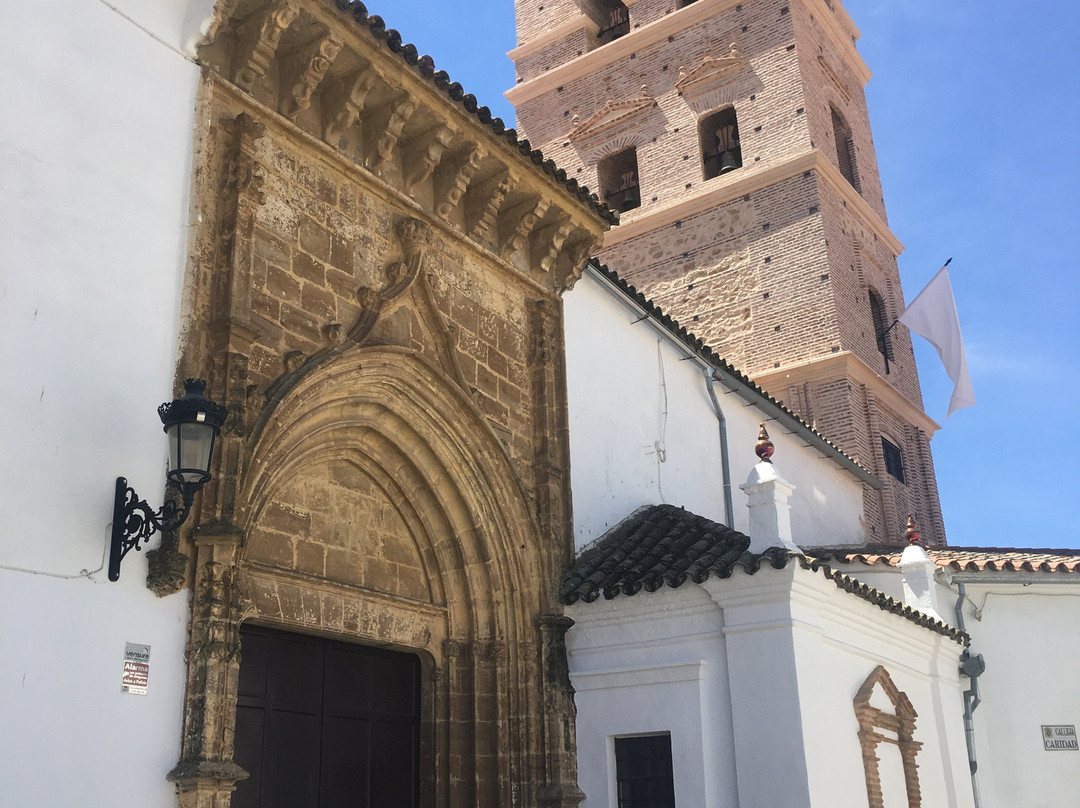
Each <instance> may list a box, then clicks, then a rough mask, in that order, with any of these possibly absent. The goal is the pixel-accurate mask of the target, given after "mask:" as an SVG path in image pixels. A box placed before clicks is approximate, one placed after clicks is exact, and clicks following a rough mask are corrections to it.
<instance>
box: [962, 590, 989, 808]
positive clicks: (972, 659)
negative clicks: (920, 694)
mask: <svg viewBox="0 0 1080 808" xmlns="http://www.w3.org/2000/svg"><path fill="white" fill-rule="evenodd" d="M956 591H957V592H958V593H959V597H957V599H956V627H957V628H958V629H960V630H961V631H963V632H965V633H967V629H966V628H965V627H964V601H965V600H967V590H966V588H965V587H964V582H963V581H957V582H956ZM984 670H986V663H985V662H984V661H983V656H982V654H975V655H974V656H972V655H971V653H970V651H969V650H968V649H967V648H965V649H964V653H963V654H961V655H960V672H961V673H963V674H964V675H965V676H967V677H968V678H969V679H970V680H971V687H970V688H969V689H967V690H965V691H964V740H965V741H967V753H968V768H969V769H970V770H971V791H972V794H973V796H974V797H975V808H980V805H981V798H980V796H979V781H978V779H977V778H976V776H975V772H976V771H978V769H979V761H978V760H976V758H975V722H974V721H973V720H972V718H971V716H972V713H974V712H975V708H976V707H978V706H979V704H981V703H982V697H981V696H980V695H979V676H980V675H981V674H982V672H983V671H984Z"/></svg>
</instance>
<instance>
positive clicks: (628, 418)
mask: <svg viewBox="0 0 1080 808" xmlns="http://www.w3.org/2000/svg"><path fill="white" fill-rule="evenodd" d="M564 309H565V315H566V351H567V360H566V362H567V387H568V398H569V414H570V457H571V475H572V486H573V498H574V534H575V542H576V545H577V547H579V548H580V547H582V546H584V545H585V544H588V543H589V542H591V541H593V540H594V539H597V538H599V537H600V536H601V535H603V534H604V533H605V532H606V531H607V530H608V529H610V528H611V527H613V526H614V525H615V524H617V523H618V522H620V521H621V520H622V519H624V518H625V517H626V516H628V515H629V514H630V513H632V512H633V511H634V510H636V509H637V508H639V507H641V506H642V505H651V504H658V503H670V504H673V505H679V506H682V507H685V508H686V509H687V510H690V511H693V512H694V513H697V514H699V515H701V516H705V517H707V518H709V519H712V520H714V521H717V522H721V523H724V522H725V521H726V519H725V516H724V499H723V475H722V470H721V469H722V467H721V462H720V434H719V425H718V421H717V418H716V415H715V414H714V412H713V409H712V404H711V402H710V400H709V396H708V391H707V387H706V382H705V378H704V375H703V373H702V369H703V368H702V364H701V363H700V362H699V361H697V360H696V359H687V358H686V352H685V349H683V348H682V347H681V346H679V344H678V343H676V342H675V341H673V340H671V339H670V338H669V337H668V336H667V335H665V334H662V332H661V331H660V330H658V329H657V328H655V327H653V326H652V325H650V324H649V323H648V322H647V321H641V322H637V321H638V319H639V318H640V316H641V315H640V314H639V313H638V312H637V311H636V310H634V309H631V308H630V307H628V306H627V305H626V303H625V302H624V299H623V298H622V297H621V296H619V295H617V293H616V292H614V291H613V290H612V289H611V288H610V287H609V286H608V285H607V284H606V283H605V282H603V281H602V280H599V279H597V278H595V277H594V276H593V275H592V274H591V273H590V272H586V274H585V276H584V277H583V278H582V279H581V281H579V282H578V284H577V285H576V286H575V287H574V289H573V291H572V292H570V293H569V294H568V295H566V297H565V299H564ZM714 389H715V391H716V394H717V397H718V400H719V401H720V406H721V407H722V409H723V410H724V414H725V416H726V418H727V433H728V445H729V450H730V461H729V462H730V465H731V484H732V503H733V510H734V516H735V524H734V527H735V529H737V530H740V531H742V532H746V531H747V530H748V526H749V515H748V511H747V507H746V497H745V496H744V495H743V493H742V492H741V491H740V490H739V488H738V487H739V485H741V484H742V483H744V482H746V478H747V476H748V475H749V473H750V470H751V468H752V467H753V465H754V464H755V463H756V462H757V457H756V456H755V455H754V444H755V443H756V442H757V434H758V426H759V424H760V423H762V422H763V421H766V420H767V418H766V417H765V416H764V415H763V414H762V413H761V412H760V411H759V410H758V409H757V408H756V407H753V406H748V404H747V402H746V401H745V400H744V399H743V398H741V397H740V396H738V395H737V394H735V393H732V392H730V391H728V390H726V389H725V388H724V386H723V385H722V384H720V383H716V384H715V386H714ZM767 429H768V430H769V435H770V437H771V439H772V441H773V443H774V444H775V445H776V454H775V455H774V457H773V461H774V462H775V463H776V465H777V468H778V469H779V470H780V471H781V473H782V474H783V475H784V477H785V478H786V479H787V480H788V481H789V482H791V483H793V484H794V485H795V486H796V491H795V494H794V495H793V496H792V499H791V506H792V508H791V519H792V530H793V532H794V537H795V542H796V543H797V544H805V545H814V544H845V543H861V542H862V541H864V531H863V527H862V525H861V522H860V519H861V515H862V512H863V506H862V486H861V484H860V483H859V482H858V481H857V480H856V479H855V478H854V477H853V476H851V475H850V474H849V473H848V472H847V471H845V470H843V469H842V468H840V467H839V466H837V465H836V464H835V463H833V462H832V461H831V460H829V459H827V458H825V457H824V456H822V455H821V454H819V453H818V452H817V451H816V450H814V449H812V448H810V447H808V446H807V445H806V444H805V443H804V442H803V441H802V439H801V438H800V437H799V436H797V435H792V434H788V433H787V432H786V431H785V430H784V429H783V428H782V427H781V426H780V425H779V424H777V423H776V422H774V421H770V422H768V423H767ZM658 449H659V450H662V451H658Z"/></svg>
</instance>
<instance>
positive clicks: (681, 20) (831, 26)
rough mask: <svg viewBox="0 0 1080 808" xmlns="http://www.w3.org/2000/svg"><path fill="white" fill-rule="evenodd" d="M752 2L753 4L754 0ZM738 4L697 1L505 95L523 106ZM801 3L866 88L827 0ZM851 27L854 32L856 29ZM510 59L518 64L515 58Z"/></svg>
mask: <svg viewBox="0 0 1080 808" xmlns="http://www.w3.org/2000/svg"><path fill="white" fill-rule="evenodd" d="M750 1H751V2H752V0H750ZM739 2H740V0H698V2H696V3H693V4H691V5H689V6H684V7H683V8H681V9H679V10H678V11H675V12H673V13H671V14H667V15H665V16H664V17H661V18H660V19H659V20H656V21H654V22H651V23H649V24H648V25H645V26H643V27H641V28H634V29H632V30H631V31H630V33H628V34H626V35H625V36H621V37H619V38H618V39H616V40H614V41H612V42H609V43H608V44H606V45H603V46H601V47H599V48H597V49H596V50H592V51H589V52H588V53H584V54H582V55H581V56H578V57H577V58H575V59H571V60H570V61H569V62H565V63H563V64H562V65H560V66H558V67H555V68H552V69H551V70H549V71H548V72H546V73H543V74H541V75H539V76H537V77H536V78H533V79H529V80H528V81H524V82H522V83H521V84H518V85H516V86H514V87H511V88H510V89H509V90H507V91H506V92H505V93H504V95H505V96H506V99H507V100H508V101H509V102H510V103H511V104H513V105H514V106H515V107H517V106H520V105H521V104H524V103H525V102H527V101H531V100H532V99H534V98H536V97H537V96H540V95H543V94H544V93H548V92H551V91H553V90H555V89H556V88H557V87H561V86H564V85H566V84H568V83H570V82H571V81H573V80H574V79H577V78H581V77H582V76H586V75H589V74H590V73H594V72H596V71H597V70H599V69H600V68H602V67H603V66H604V65H607V64H610V63H612V62H614V61H616V60H618V59H623V58H626V57H629V56H630V54H631V53H634V52H635V51H638V50H640V49H642V48H646V47H648V46H649V45H652V44H655V43H657V42H661V41H663V40H664V39H666V38H667V37H669V36H673V35H674V34H677V33H678V32H679V31H682V30H684V29H686V28H690V27H691V26H694V25H698V24H701V23H703V22H704V21H705V20H707V19H709V18H710V17H712V16H714V15H716V14H719V13H721V12H724V11H727V10H729V9H732V8H734V7H735V6H736V5H738V3H739ZM801 2H802V3H803V4H804V5H805V6H806V8H807V9H808V10H809V11H810V12H811V13H812V14H813V15H814V20H815V21H816V22H817V23H818V24H819V25H820V26H821V29H822V31H824V32H825V35H826V36H827V37H828V38H829V41H830V42H832V43H833V45H834V46H835V48H836V50H837V52H838V53H839V54H840V56H841V58H842V59H843V60H844V62H845V63H846V64H847V65H848V67H849V68H851V71H852V72H853V73H854V74H855V76H856V78H857V79H859V81H861V82H862V83H863V85H864V86H865V85H866V83H867V82H868V81H870V78H871V76H872V75H873V74H872V73H871V72H870V68H868V67H867V66H866V62H864V61H863V59H862V56H860V55H859V52H858V51H857V50H856V49H855V42H854V41H853V40H852V38H851V35H849V34H845V32H844V26H843V25H842V24H841V23H840V21H839V20H837V18H836V17H835V16H834V15H833V12H832V11H831V10H830V9H829V7H828V6H826V5H825V2H824V0H801ZM844 18H845V19H846V20H847V21H848V22H850V18H849V17H847V13H846V12H844ZM851 27H852V28H854V26H851ZM568 33H569V31H568ZM543 39H544V40H546V41H547V42H548V43H551V42H554V41H555V40H554V39H549V35H548V34H544V35H543ZM534 41H538V40H534ZM528 48H530V43H523V44H522V45H520V46H518V47H517V48H515V49H514V50H513V51H510V53H511V54H514V53H519V52H520V51H522V49H528ZM532 52H535V51H532V50H525V52H524V53H523V54H520V53H519V55H518V56H517V57H516V58H521V56H524V55H528V54H529V53H532ZM510 58H512V59H515V61H516V58H515V57H514V56H511V57H510Z"/></svg>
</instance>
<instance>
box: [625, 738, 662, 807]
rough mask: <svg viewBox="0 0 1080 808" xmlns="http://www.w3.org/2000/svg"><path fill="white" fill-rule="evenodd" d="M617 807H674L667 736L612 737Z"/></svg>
mask: <svg viewBox="0 0 1080 808" xmlns="http://www.w3.org/2000/svg"><path fill="white" fill-rule="evenodd" d="M615 779H616V783H617V787H618V794H619V802H618V808H675V777H674V775H673V773H672V768H671V735H670V734H669V733H664V734H663V735H647V736H644V737H639V738H616V739H615Z"/></svg>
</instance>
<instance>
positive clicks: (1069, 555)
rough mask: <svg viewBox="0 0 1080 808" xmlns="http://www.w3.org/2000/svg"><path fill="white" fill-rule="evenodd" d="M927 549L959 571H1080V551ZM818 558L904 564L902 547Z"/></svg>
mask: <svg viewBox="0 0 1080 808" xmlns="http://www.w3.org/2000/svg"><path fill="white" fill-rule="evenodd" d="M926 552H927V553H928V554H929V555H930V558H932V559H933V560H934V563H935V564H937V565H938V566H939V567H945V568H948V569H951V570H955V571H956V572H982V571H985V570H988V571H991V572H1059V573H1074V574H1075V573H1080V550H1062V549H1056V548H1041V549H1027V548H1023V547H954V546H950V547H928V548H927V550H926ZM807 553H808V554H809V555H812V556H814V557H815V558H817V559H819V560H821V561H826V562H831V563H837V564H869V565H874V564H881V565H882V566H886V567H895V566H896V565H897V564H899V563H900V553H901V548H897V547H885V546H877V545H868V546H866V547H831V548H818V549H814V550H808V551H807Z"/></svg>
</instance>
